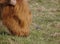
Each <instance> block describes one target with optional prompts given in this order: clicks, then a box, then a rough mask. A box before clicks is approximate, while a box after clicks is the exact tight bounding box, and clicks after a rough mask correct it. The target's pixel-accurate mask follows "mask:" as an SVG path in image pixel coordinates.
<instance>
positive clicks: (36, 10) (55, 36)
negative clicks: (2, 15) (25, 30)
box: [0, 0, 60, 44]
mask: <svg viewBox="0 0 60 44" xmlns="http://www.w3.org/2000/svg"><path fill="white" fill-rule="evenodd" d="M59 2H60V1H59V0H30V2H29V3H30V8H31V11H32V16H33V21H32V25H31V29H30V35H29V36H28V37H18V36H12V35H7V34H6V35H4V34H0V44H60V3H59ZM0 30H1V31H0V32H3V31H6V29H5V27H3V25H1V26H0Z"/></svg>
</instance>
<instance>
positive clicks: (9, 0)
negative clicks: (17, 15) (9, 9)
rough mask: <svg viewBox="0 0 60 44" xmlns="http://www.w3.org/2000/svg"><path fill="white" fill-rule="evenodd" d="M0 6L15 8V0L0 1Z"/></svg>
mask: <svg viewBox="0 0 60 44" xmlns="http://www.w3.org/2000/svg"><path fill="white" fill-rule="evenodd" d="M0 4H2V5H9V6H10V5H12V6H15V5H16V0H0Z"/></svg>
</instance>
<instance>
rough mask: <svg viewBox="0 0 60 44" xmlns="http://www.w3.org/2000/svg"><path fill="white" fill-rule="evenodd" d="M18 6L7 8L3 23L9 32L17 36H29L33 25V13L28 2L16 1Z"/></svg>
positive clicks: (23, 0) (3, 14)
mask: <svg viewBox="0 0 60 44" xmlns="http://www.w3.org/2000/svg"><path fill="white" fill-rule="evenodd" d="M16 1H17V3H16V5H15V6H14V7H13V6H5V7H4V8H3V11H2V21H3V24H4V25H5V26H7V28H8V30H9V31H10V32H11V33H12V34H13V35H17V36H28V35H29V27H30V24H31V12H30V10H29V7H28V3H27V1H26V0H16Z"/></svg>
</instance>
